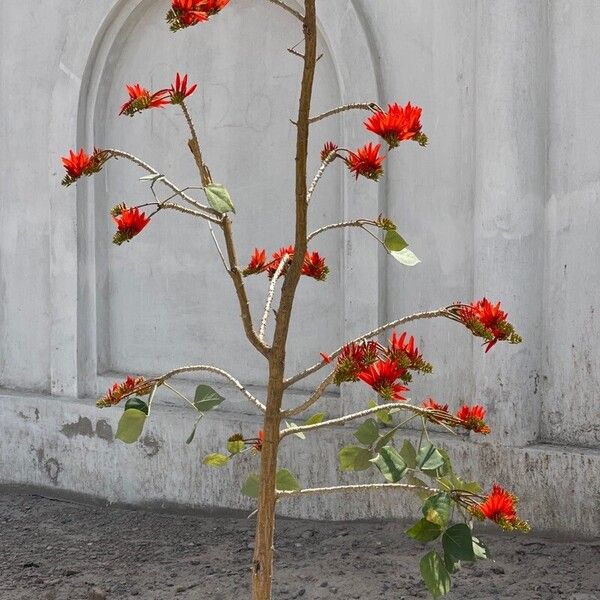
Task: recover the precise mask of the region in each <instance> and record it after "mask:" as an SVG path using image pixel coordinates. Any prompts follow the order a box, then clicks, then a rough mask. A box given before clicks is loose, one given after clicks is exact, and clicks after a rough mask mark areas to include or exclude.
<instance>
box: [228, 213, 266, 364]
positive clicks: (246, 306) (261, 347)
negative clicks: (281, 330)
mask: <svg viewBox="0 0 600 600" xmlns="http://www.w3.org/2000/svg"><path fill="white" fill-rule="evenodd" d="M221 227H222V229H223V235H224V236H225V247H226V249H227V258H228V261H229V267H228V269H227V271H228V273H229V275H230V277H231V280H232V281H233V285H234V287H235V291H236V294H237V297H238V301H239V305H240V313H241V317H242V323H243V325H244V332H245V333H246V337H247V338H248V340H249V341H250V343H251V344H252V345H253V346H254V347H255V348H256V349H257V350H258V351H259V352H260V353H261V354H262V355H263V356H265V357H268V356H269V352H270V348H269V347H268V346H267V345H266V344H265V343H264V342H263V341H262V340H261V339H260V338H259V337H258V335H257V333H256V331H255V330H254V325H253V323H252V313H251V312H250V302H249V300H248V294H247V292H246V287H245V285H244V277H243V275H242V271H241V269H240V268H239V266H238V264H237V255H236V251H235V243H234V241H233V230H232V224H231V220H230V219H229V217H227V216H226V217H225V218H224V219H223V221H222V222H221Z"/></svg>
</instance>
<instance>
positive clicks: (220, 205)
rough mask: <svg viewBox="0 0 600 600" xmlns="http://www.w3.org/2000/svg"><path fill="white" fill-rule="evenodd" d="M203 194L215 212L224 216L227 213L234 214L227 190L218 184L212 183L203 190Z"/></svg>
mask: <svg viewBox="0 0 600 600" xmlns="http://www.w3.org/2000/svg"><path fill="white" fill-rule="evenodd" d="M204 193H205V194H206V198H207V200H208V203H209V204H210V206H211V207H212V208H214V209H215V210H216V211H218V212H220V213H222V214H225V213H228V212H232V213H235V208H234V206H233V202H232V200H231V196H230V195H229V192H228V191H227V188H226V187H225V186H224V185H221V184H220V183H212V184H211V185H207V186H206V187H205V188H204Z"/></svg>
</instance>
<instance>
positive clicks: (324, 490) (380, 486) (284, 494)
mask: <svg viewBox="0 0 600 600" xmlns="http://www.w3.org/2000/svg"><path fill="white" fill-rule="evenodd" d="M372 490H410V491H425V492H431V493H432V494H438V493H439V492H441V491H442V490H438V489H436V488H431V487H428V486H425V485H412V484H409V483H358V484H354V485H335V486H332V487H319V488H304V489H302V490H285V491H284V490H277V498H278V499H281V498H293V497H294V496H309V495H312V494H332V493H334V494H335V493H338V492H360V491H364V492H368V491H372Z"/></svg>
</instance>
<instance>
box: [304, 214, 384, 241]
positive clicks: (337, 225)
mask: <svg viewBox="0 0 600 600" xmlns="http://www.w3.org/2000/svg"><path fill="white" fill-rule="evenodd" d="M365 225H373V227H377V223H376V222H375V221H372V220H370V219H357V220H356V221H341V222H340V223H332V224H331V225H325V226H324V227H321V228H320V229H317V230H316V231H313V232H312V233H311V234H310V235H309V236H308V237H307V238H306V241H307V242H310V240H312V239H313V238H314V237H316V236H317V235H319V234H321V233H324V232H325V231H329V230H330V229H339V228H341V227H361V228H363V227H364V226H365Z"/></svg>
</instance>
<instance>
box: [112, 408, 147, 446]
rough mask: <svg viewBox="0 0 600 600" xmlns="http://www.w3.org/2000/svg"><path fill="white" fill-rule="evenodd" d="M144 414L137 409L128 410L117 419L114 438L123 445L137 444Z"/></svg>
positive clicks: (144, 418) (142, 426)
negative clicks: (117, 424) (117, 423)
mask: <svg viewBox="0 0 600 600" xmlns="http://www.w3.org/2000/svg"><path fill="white" fill-rule="evenodd" d="M145 422H146V413H145V412H143V411H141V410H138V409H137V408H128V409H127V410H125V411H124V412H123V415H122V416H121V418H120V419H119V426H118V427H117V433H116V434H115V437H116V438H117V439H118V440H121V441H122V442H124V443H125V444H133V443H134V442H137V441H138V440H139V438H140V436H141V435H142V431H143V430H144V423H145Z"/></svg>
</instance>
